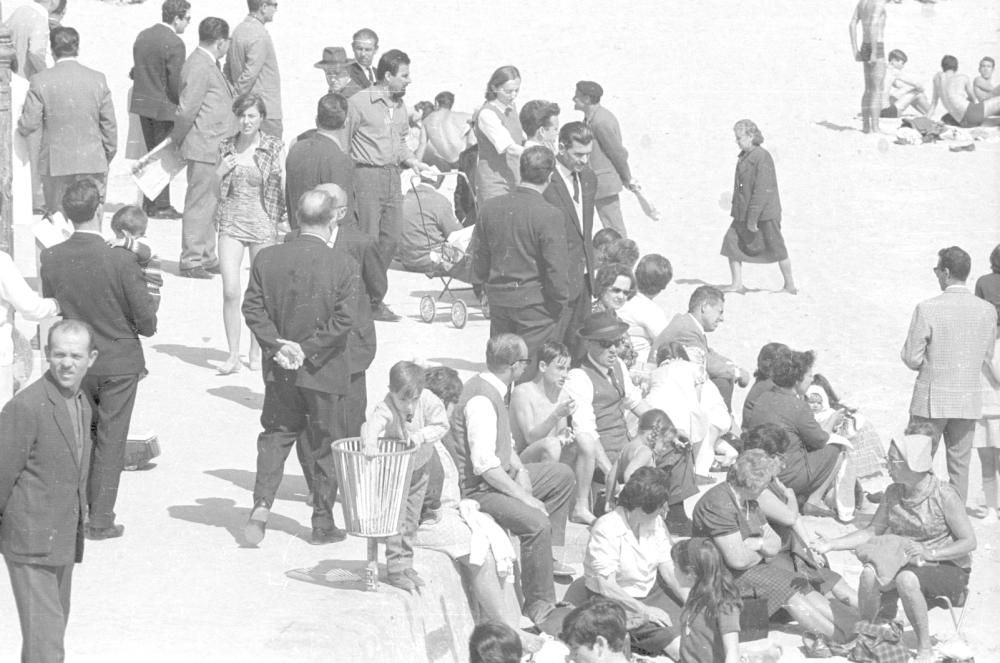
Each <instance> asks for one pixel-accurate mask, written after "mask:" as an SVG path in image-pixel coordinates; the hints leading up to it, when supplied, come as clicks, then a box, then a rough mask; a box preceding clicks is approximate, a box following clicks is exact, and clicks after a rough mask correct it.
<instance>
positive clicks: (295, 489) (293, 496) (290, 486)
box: [205, 469, 309, 502]
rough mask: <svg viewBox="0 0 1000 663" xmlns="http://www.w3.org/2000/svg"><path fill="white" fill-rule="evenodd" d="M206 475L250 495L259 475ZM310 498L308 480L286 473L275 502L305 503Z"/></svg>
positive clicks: (238, 472) (246, 472) (215, 472)
mask: <svg viewBox="0 0 1000 663" xmlns="http://www.w3.org/2000/svg"><path fill="white" fill-rule="evenodd" d="M205 474H207V475H209V476H213V477H215V478H216V479H222V480H223V481H228V482H229V483H231V484H233V485H234V486H236V487H238V488H242V489H243V490H245V491H247V492H248V493H250V494H253V485H254V481H255V480H256V478H257V474H256V473H255V472H250V471H249V470H232V469H225V470H205ZM308 497H309V489H308V488H307V487H306V480H305V479H304V478H303V477H302V476H300V475H297V474H288V473H287V472H286V473H285V475H284V478H283V479H282V481H281V485H280V486H278V493H277V495H275V496H274V499H275V501H277V500H288V501H289V502H305V501H306V499H307V498H308Z"/></svg>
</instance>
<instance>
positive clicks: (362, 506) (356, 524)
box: [332, 437, 416, 591]
mask: <svg viewBox="0 0 1000 663" xmlns="http://www.w3.org/2000/svg"><path fill="white" fill-rule="evenodd" d="M362 446H363V442H362V440H361V438H360V437H348V438H344V439H342V440H337V441H335V442H334V443H333V445H332V451H333V464H334V467H335V468H336V471H337V480H338V481H339V482H340V494H341V497H342V499H343V506H344V521H345V525H344V529H345V530H346V531H347V533H348V534H351V535H354V536H361V537H365V538H367V539H368V569H367V572H366V574H365V586H366V587H367V588H368V589H369V590H371V591H375V590H377V589H378V541H379V539H382V538H385V537H387V536H394V535H396V534H399V533H400V530H401V525H402V523H401V520H400V519H401V516H402V513H403V506H404V505H405V504H406V496H407V495H408V494H409V492H410V478H411V477H412V475H413V454H414V452H415V451H416V448H415V447H409V446H408V445H407V443H406V442H403V441H402V440H393V439H380V440H379V441H378V452H377V453H375V454H372V455H366V454H365V453H364V451H362Z"/></svg>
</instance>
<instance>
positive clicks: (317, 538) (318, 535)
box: [309, 527, 347, 546]
mask: <svg viewBox="0 0 1000 663" xmlns="http://www.w3.org/2000/svg"><path fill="white" fill-rule="evenodd" d="M346 538H347V533H346V532H345V531H344V530H342V529H340V528H338V527H331V528H330V529H321V528H319V527H313V531H312V536H310V537H309V543H311V544H313V545H314V546H322V545H326V544H327V543H337V542H339V541H343V540H344V539H346Z"/></svg>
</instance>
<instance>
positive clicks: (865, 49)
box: [861, 41, 885, 62]
mask: <svg viewBox="0 0 1000 663" xmlns="http://www.w3.org/2000/svg"><path fill="white" fill-rule="evenodd" d="M871 58H872V44H871V42H870V41H866V42H862V44H861V61H862V62H868V61H869V60H871ZM875 59H876V60H884V59H885V42H881V41H879V42H876V43H875Z"/></svg>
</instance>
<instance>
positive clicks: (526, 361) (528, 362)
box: [510, 359, 531, 366]
mask: <svg viewBox="0 0 1000 663" xmlns="http://www.w3.org/2000/svg"><path fill="white" fill-rule="evenodd" d="M530 363H531V360H530V359H515V360H514V361H512V362H511V363H510V365H511V366H517V365H518V364H524V365H525V366H527V365H528V364H530Z"/></svg>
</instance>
